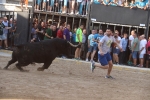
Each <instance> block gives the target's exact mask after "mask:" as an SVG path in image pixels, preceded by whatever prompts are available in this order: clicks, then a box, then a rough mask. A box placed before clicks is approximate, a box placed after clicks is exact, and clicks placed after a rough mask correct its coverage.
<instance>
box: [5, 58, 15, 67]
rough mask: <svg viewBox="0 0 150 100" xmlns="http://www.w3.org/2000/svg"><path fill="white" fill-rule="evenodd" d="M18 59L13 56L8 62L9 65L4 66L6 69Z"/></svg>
mask: <svg viewBox="0 0 150 100" xmlns="http://www.w3.org/2000/svg"><path fill="white" fill-rule="evenodd" d="M16 61H17V59H15V58H12V59H11V60H10V61H9V62H8V64H7V66H6V67H4V69H8V67H9V66H10V65H11V64H13V63H15V62H16Z"/></svg>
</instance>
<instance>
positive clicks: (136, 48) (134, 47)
mask: <svg viewBox="0 0 150 100" xmlns="http://www.w3.org/2000/svg"><path fill="white" fill-rule="evenodd" d="M133 37H134V40H133V42H132V44H131V49H132V58H133V64H134V67H136V65H137V54H138V51H139V39H138V38H137V34H136V33H134V34H133Z"/></svg>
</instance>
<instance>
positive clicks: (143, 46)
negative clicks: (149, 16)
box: [138, 35, 147, 67]
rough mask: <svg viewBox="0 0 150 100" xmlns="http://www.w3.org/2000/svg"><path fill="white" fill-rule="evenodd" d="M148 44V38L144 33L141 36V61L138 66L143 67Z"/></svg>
mask: <svg viewBox="0 0 150 100" xmlns="http://www.w3.org/2000/svg"><path fill="white" fill-rule="evenodd" d="M146 44H147V40H146V39H145V36H144V35H141V36H140V45H139V61H140V64H139V66H138V67H143V58H144V54H146Z"/></svg>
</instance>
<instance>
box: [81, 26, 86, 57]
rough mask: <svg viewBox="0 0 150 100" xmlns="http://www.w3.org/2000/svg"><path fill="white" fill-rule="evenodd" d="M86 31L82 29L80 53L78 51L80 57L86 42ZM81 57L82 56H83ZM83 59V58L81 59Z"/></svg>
mask: <svg viewBox="0 0 150 100" xmlns="http://www.w3.org/2000/svg"><path fill="white" fill-rule="evenodd" d="M86 34H87V33H86V29H83V33H82V44H81V49H80V50H81V51H80V53H81V55H82V54H83V52H84V51H85V42H86ZM83 56H84V54H83ZM82 58H83V57H82Z"/></svg>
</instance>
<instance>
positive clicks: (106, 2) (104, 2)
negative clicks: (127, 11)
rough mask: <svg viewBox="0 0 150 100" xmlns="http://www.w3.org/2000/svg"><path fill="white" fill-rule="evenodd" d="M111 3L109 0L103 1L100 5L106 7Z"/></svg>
mask: <svg viewBox="0 0 150 100" xmlns="http://www.w3.org/2000/svg"><path fill="white" fill-rule="evenodd" d="M110 2H111V0H103V1H102V3H103V4H104V5H105V6H106V5H108V4H109V3H110Z"/></svg>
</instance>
